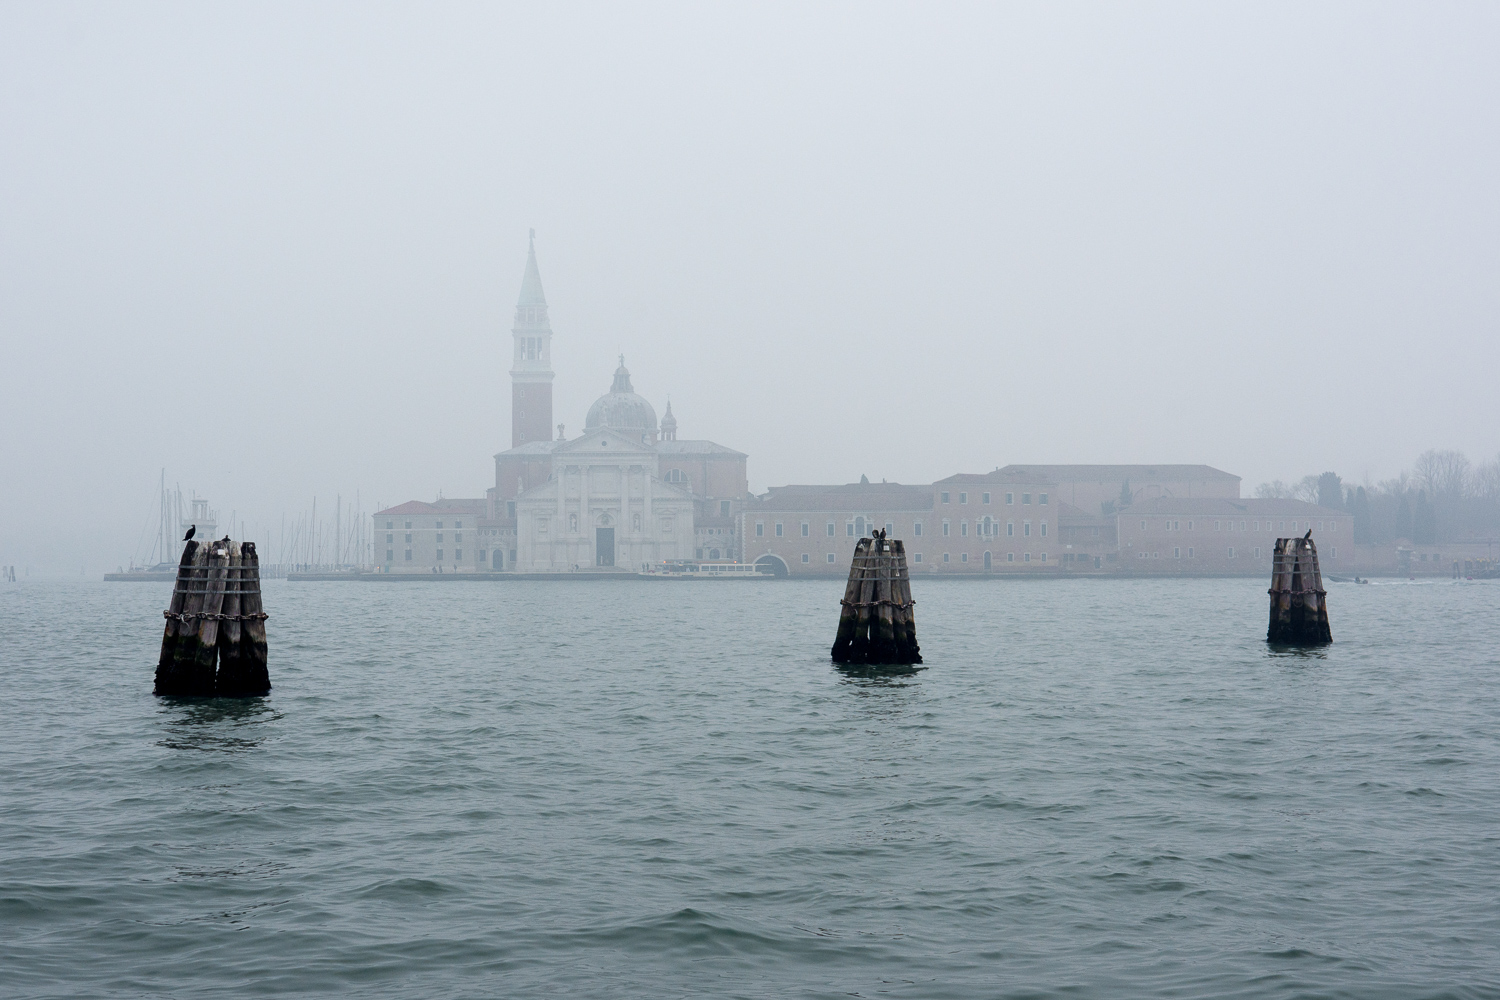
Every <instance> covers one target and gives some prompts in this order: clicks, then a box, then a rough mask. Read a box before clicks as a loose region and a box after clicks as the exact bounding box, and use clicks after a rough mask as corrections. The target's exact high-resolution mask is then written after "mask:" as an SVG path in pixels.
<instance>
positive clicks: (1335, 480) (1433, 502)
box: [1255, 448, 1500, 545]
mask: <svg viewBox="0 0 1500 1000" xmlns="http://www.w3.org/2000/svg"><path fill="white" fill-rule="evenodd" d="M1255 495H1256V496H1257V497H1264V498H1284V499H1291V500H1306V501H1308V502H1309V503H1316V504H1319V505H1320V506H1323V507H1332V508H1334V509H1335V510H1345V511H1348V512H1349V513H1350V514H1352V515H1353V516H1354V541H1355V542H1356V543H1374V544H1391V543H1395V542H1402V541H1405V542H1412V543H1414V544H1417V545H1435V544H1437V543H1439V542H1457V541H1466V540H1470V539H1480V538H1492V537H1497V536H1500V457H1496V458H1495V459H1493V460H1492V461H1489V462H1485V463H1483V464H1481V465H1474V464H1473V463H1472V462H1470V461H1469V459H1468V457H1467V456H1465V455H1464V453H1463V452H1461V451H1441V450H1438V449H1435V448H1434V449H1429V450H1428V451H1424V452H1423V453H1422V454H1421V455H1419V456H1417V460H1416V462H1415V463H1414V464H1413V465H1412V467H1411V469H1410V470H1407V471H1403V472H1402V473H1401V474H1400V475H1398V476H1396V477H1394V478H1392V479H1386V480H1382V481H1381V482H1379V483H1369V482H1366V483H1365V484H1364V485H1362V486H1352V487H1351V486H1349V485H1348V484H1346V483H1345V482H1344V481H1343V480H1342V479H1341V478H1340V477H1339V476H1338V474H1337V473H1333V472H1324V473H1321V474H1314V475H1308V476H1303V477H1302V478H1301V479H1299V480H1297V481H1296V482H1295V483H1291V484H1287V483H1285V482H1283V481H1281V480H1280V479H1277V480H1274V481H1273V482H1269V483H1261V484H1260V485H1259V486H1257V487H1256V488H1255Z"/></svg>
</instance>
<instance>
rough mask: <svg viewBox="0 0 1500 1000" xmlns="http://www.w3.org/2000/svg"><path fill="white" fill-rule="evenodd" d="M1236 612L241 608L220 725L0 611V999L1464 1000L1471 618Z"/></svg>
mask: <svg viewBox="0 0 1500 1000" xmlns="http://www.w3.org/2000/svg"><path fill="white" fill-rule="evenodd" d="M1265 586H1266V584H1265V581H1264V580H1258V579H1255V580H1173V581H1095V580H1080V581H1049V582H1014V581H987V582H975V581H918V582H917V583H916V585H915V590H916V598H917V600H918V602H919V603H918V607H917V622H918V629H919V633H918V634H919V638H920V639H921V641H922V645H923V651H924V654H925V655H926V658H927V669H925V670H923V671H921V672H920V673H917V674H915V675H914V676H910V677H855V676H847V675H845V674H842V673H840V672H839V671H837V670H836V669H834V668H833V666H832V665H831V664H830V663H829V661H828V656H827V650H828V647H829V645H830V644H831V642H832V639H833V634H834V626H835V623H836V619H837V614H838V603H837V602H838V599H839V597H840V596H841V592H842V584H841V583H838V582H834V581H827V582H786V581H764V582H759V581H738V582H702V583H663V582H633V581H627V582H619V583H606V584H596V583H585V582H565V581H564V582H557V583H541V584H517V583H486V584H445V585H434V584H413V583H407V584H399V583H398V584H380V585H373V584H367V585H358V584H335V583H329V584H307V583H304V584H289V583H284V582H275V581H270V582H268V583H267V584H266V605H267V610H268V611H269V612H270V614H271V615H272V617H271V620H270V621H269V623H268V631H269V635H270V643H271V679H272V682H273V684H274V685H275V690H274V691H273V692H272V694H271V695H270V697H267V698H264V699H255V700H250V701H245V702H242V703H237V702H218V701H200V702H193V701H170V700H162V699H157V698H154V697H153V696H152V695H151V693H150V691H151V680H152V671H153V668H154V665H155V658H156V650H157V646H158V644H159V641H160V632H161V616H160V612H161V609H162V608H163V607H165V605H166V600H167V596H168V591H169V590H170V584H103V583H77V584H71V585H69V584H62V583H27V582H22V583H20V584H7V585H4V586H0V663H3V666H4V673H3V677H4V683H5V692H4V698H3V699H0V995H4V996H15V997H143V996H171V997H244V996H265V995H284V996H301V995H307V996H314V995H328V994H348V995H358V996H368V997H423V998H432V997H450V996H452V997H469V996H496V997H500V996H504V997H566V996H579V997H595V996H598V997H686V996H715V997H740V996H743V997H847V996H865V997H871V996H890V997H1046V996H1068V997H1074V998H1093V997H1099V998H1115V997H1140V996H1171V997H1201V996H1223V997H1304V996H1318V997H1360V998H1369V997H1419V996H1423V997H1435V996H1455V997H1460V996H1497V995H1500V584H1497V583H1453V582H1450V581H1442V582H1434V583H1416V584H1408V583H1394V582H1392V583H1384V584H1383V583H1377V584H1374V585H1371V586H1367V587H1356V586H1351V585H1343V586H1340V585H1337V584H1334V585H1331V586H1332V591H1331V593H1330V597H1329V603H1330V606H1331V609H1332V617H1333V628H1334V636H1335V639H1336V640H1337V642H1336V644H1335V645H1334V646H1332V647H1330V648H1328V649H1326V650H1323V651H1319V652H1313V653H1293V652H1277V651H1272V650H1268V649H1267V648H1266V646H1265V644H1264V642H1263V641H1262V640H1263V637H1264V633H1265V605H1266V596H1265Z"/></svg>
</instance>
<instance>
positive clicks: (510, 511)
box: [505, 500, 516, 521]
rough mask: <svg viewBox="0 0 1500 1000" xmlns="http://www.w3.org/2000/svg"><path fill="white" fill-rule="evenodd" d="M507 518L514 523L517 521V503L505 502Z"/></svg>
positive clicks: (512, 501)
mask: <svg viewBox="0 0 1500 1000" xmlns="http://www.w3.org/2000/svg"><path fill="white" fill-rule="evenodd" d="M505 516H506V517H508V518H510V519H511V520H512V521H514V520H515V519H516V502H515V501H514V500H507V501H505Z"/></svg>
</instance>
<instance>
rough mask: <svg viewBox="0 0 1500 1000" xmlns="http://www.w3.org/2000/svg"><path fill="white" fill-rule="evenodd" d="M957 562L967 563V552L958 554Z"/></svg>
mask: <svg viewBox="0 0 1500 1000" xmlns="http://www.w3.org/2000/svg"><path fill="white" fill-rule="evenodd" d="M958 561H959V562H968V561H969V554H968V553H967V552H960V553H959V554H958Z"/></svg>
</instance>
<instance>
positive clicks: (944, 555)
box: [943, 552, 1427, 562]
mask: <svg viewBox="0 0 1500 1000" xmlns="http://www.w3.org/2000/svg"><path fill="white" fill-rule="evenodd" d="M1422 558H1424V559H1425V558H1427V557H1426V556H1423V557H1422ZM948 561H949V559H948V553H946V552H944V553H943V562H948Z"/></svg>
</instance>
